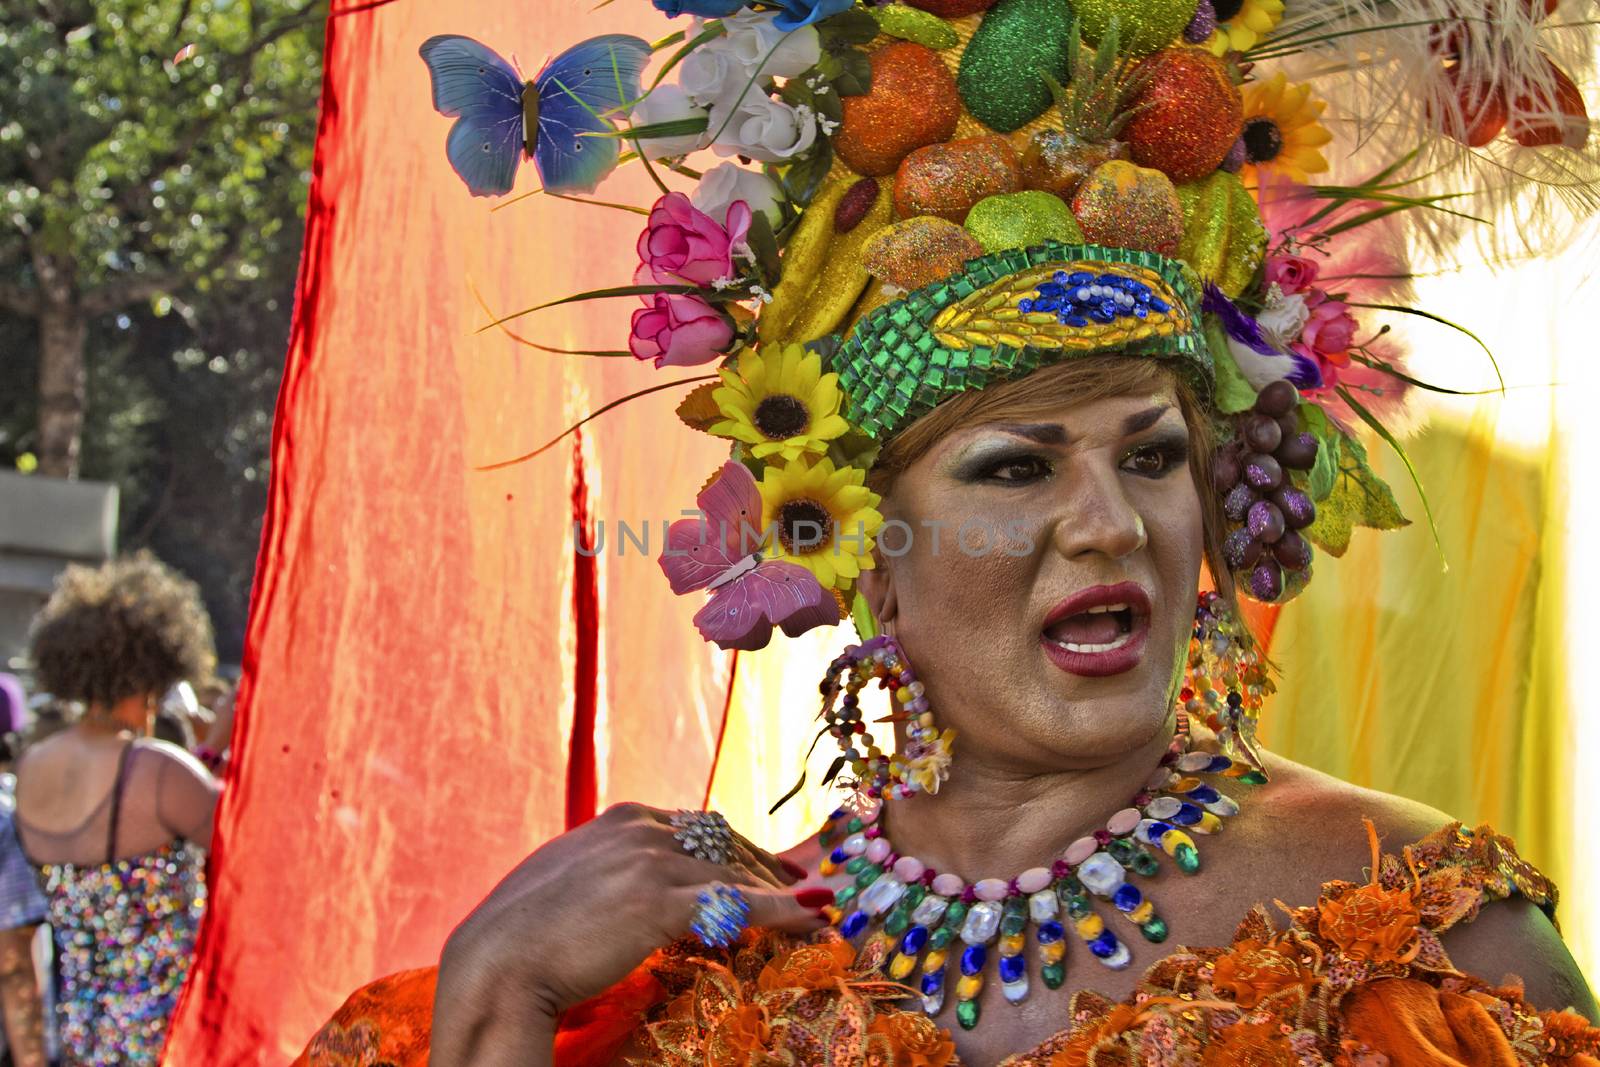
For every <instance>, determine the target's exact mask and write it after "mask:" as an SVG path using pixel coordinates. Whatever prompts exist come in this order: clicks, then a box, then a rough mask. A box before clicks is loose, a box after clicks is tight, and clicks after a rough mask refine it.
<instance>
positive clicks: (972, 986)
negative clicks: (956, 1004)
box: [956, 974, 983, 1000]
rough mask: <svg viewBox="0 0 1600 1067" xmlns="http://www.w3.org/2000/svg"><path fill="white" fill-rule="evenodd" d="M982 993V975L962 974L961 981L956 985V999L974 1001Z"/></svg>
mask: <svg viewBox="0 0 1600 1067" xmlns="http://www.w3.org/2000/svg"><path fill="white" fill-rule="evenodd" d="M982 991H983V975H981V974H964V975H962V976H961V981H959V982H957V983H956V998H957V999H959V1000H976V999H977V998H978V994H979V993H981V992H982Z"/></svg>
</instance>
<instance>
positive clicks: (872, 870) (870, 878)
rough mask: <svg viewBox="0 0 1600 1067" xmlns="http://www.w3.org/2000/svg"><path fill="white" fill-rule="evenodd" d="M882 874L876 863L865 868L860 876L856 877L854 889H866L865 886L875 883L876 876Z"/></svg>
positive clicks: (881, 869)
mask: <svg viewBox="0 0 1600 1067" xmlns="http://www.w3.org/2000/svg"><path fill="white" fill-rule="evenodd" d="M882 873H883V868H882V867H879V866H878V865H877V864H876V863H874V864H873V865H872V866H870V867H867V868H866V869H864V870H863V871H862V872H861V873H860V874H858V875H856V888H857V889H865V888H867V886H869V885H871V884H872V883H873V882H876V881H877V880H878V875H880V874H882Z"/></svg>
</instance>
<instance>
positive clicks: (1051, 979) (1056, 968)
mask: <svg viewBox="0 0 1600 1067" xmlns="http://www.w3.org/2000/svg"><path fill="white" fill-rule="evenodd" d="M1039 977H1040V978H1043V979H1044V984H1045V985H1046V986H1047V987H1049V988H1050V989H1060V988H1061V983H1063V982H1065V981H1066V980H1067V965H1066V964H1065V963H1062V962H1060V961H1059V960H1058V961H1056V962H1055V963H1047V964H1045V965H1044V966H1043V967H1040V968H1039Z"/></svg>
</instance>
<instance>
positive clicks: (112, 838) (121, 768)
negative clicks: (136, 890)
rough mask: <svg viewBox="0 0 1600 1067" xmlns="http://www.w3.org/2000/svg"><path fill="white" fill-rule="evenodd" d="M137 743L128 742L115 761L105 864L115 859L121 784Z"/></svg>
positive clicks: (120, 811)
mask: <svg viewBox="0 0 1600 1067" xmlns="http://www.w3.org/2000/svg"><path fill="white" fill-rule="evenodd" d="M138 744H139V742H138V741H129V742H128V747H127V748H124V749H123V750H122V756H121V757H120V758H119V759H118V760H117V781H116V784H114V785H113V786H112V787H111V827H110V829H109V830H107V831H106V862H107V863H111V862H112V861H114V860H115V859H116V858H117V816H118V815H120V814H122V784H123V782H124V781H125V780H126V779H127V777H128V761H129V759H130V758H131V757H132V756H133V750H134V748H135V747H136V746H137V745H138Z"/></svg>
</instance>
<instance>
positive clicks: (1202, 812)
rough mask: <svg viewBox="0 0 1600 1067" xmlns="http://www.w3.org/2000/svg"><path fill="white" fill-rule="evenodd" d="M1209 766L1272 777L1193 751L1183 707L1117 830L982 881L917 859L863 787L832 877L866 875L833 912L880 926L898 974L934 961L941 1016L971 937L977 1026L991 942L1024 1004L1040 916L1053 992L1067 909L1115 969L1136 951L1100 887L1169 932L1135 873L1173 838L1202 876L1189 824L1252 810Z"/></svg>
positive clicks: (852, 932)
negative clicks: (900, 844) (889, 832)
mask: <svg viewBox="0 0 1600 1067" xmlns="http://www.w3.org/2000/svg"><path fill="white" fill-rule="evenodd" d="M1196 775H1213V776H1220V777H1223V778H1230V779H1233V780H1235V781H1238V782H1242V783H1245V784H1251V785H1254V784H1259V783H1261V782H1264V781H1265V780H1266V777H1265V775H1263V774H1262V773H1261V772H1260V771H1258V770H1256V769H1254V768H1252V767H1249V766H1248V765H1246V764H1242V763H1235V762H1234V761H1233V760H1231V759H1229V758H1228V757H1227V756H1224V755H1220V754H1218V753H1213V752H1205V751H1198V750H1191V749H1190V733H1189V721H1188V717H1187V716H1186V715H1184V714H1182V713H1181V712H1180V713H1179V715H1178V726H1177V731H1176V733H1175V735H1174V737H1173V739H1172V743H1171V745H1170V746H1169V747H1168V749H1167V751H1166V753H1165V754H1164V755H1163V756H1162V758H1161V763H1160V766H1159V767H1158V768H1157V770H1156V772H1155V773H1154V774H1153V775H1152V776H1151V778H1150V779H1149V781H1148V782H1146V784H1145V787H1144V789H1142V790H1141V791H1140V792H1139V793H1138V794H1136V795H1135V796H1134V797H1133V800H1132V803H1131V805H1130V806H1129V807H1126V808H1123V809H1122V810H1120V811H1118V812H1117V813H1116V814H1114V815H1112V816H1111V818H1110V819H1108V820H1106V824H1105V826H1104V828H1102V829H1099V830H1096V831H1095V832H1094V833H1093V834H1090V835H1088V836H1085V837H1081V838H1079V839H1078V840H1076V841H1074V842H1073V843H1072V844H1071V845H1068V846H1067V848H1066V850H1065V851H1064V852H1062V854H1061V855H1060V856H1059V857H1058V858H1057V859H1056V860H1055V861H1054V862H1053V863H1051V864H1050V865H1049V866H1048V867H1033V868H1030V869H1029V870H1026V871H1023V872H1022V873H1021V874H1020V875H1018V876H1017V877H1015V878H1012V879H1009V880H1007V879H1002V878H984V879H981V880H979V881H976V882H973V883H970V884H969V883H967V882H965V881H963V880H962V879H961V878H960V877H959V876H957V875H955V874H952V873H950V872H948V871H944V872H941V871H937V870H935V869H933V868H932V867H930V866H928V865H927V864H926V863H923V862H922V861H921V860H919V859H917V858H916V857H915V856H906V855H900V854H898V853H897V852H896V851H895V848H894V846H893V845H892V844H891V843H890V841H889V838H888V837H887V836H886V835H885V834H884V833H883V829H882V827H881V826H879V825H878V821H877V820H878V816H879V814H880V813H881V811H882V801H881V800H880V799H879V798H878V797H874V796H870V795H868V794H867V793H865V792H858V793H856V794H855V795H854V796H853V797H851V799H850V800H849V801H847V803H846V805H845V806H844V807H841V808H840V809H838V810H837V811H835V812H834V813H833V814H832V815H831V816H829V819H828V823H827V825H826V826H825V827H824V828H823V830H822V833H821V835H820V840H821V843H822V846H823V848H824V849H825V850H827V856H826V857H825V858H824V860H823V861H822V865H821V874H822V875H823V876H824V877H826V876H828V875H831V874H833V873H834V872H835V871H837V870H839V869H840V868H843V870H844V871H845V873H846V874H850V875H853V876H854V878H853V880H852V881H851V882H849V883H847V884H846V885H844V886H842V887H840V888H839V889H838V890H837V891H836V892H835V894H834V908H833V909H832V910H831V912H830V918H831V919H832V921H833V923H834V924H835V925H836V926H837V927H838V928H839V932H840V933H841V934H842V935H844V936H845V937H847V938H851V939H854V938H856V937H858V936H859V935H861V934H862V933H863V932H865V931H867V930H868V929H869V928H873V929H872V933H871V934H870V936H869V937H868V939H867V941H866V942H865V943H864V944H863V946H862V949H861V958H863V959H874V960H877V961H878V963H879V966H880V967H886V968H887V970H888V974H889V977H890V978H891V979H893V980H894V981H904V980H906V979H908V978H909V977H910V976H911V974H912V972H913V971H916V970H918V965H919V962H920V970H921V978H920V981H919V983H918V984H919V988H920V991H921V995H922V1006H923V1010H924V1011H926V1012H927V1013H928V1014H929V1015H935V1014H937V1013H938V1012H939V1010H940V1009H941V1008H942V1007H943V1006H944V1000H945V989H946V985H945V975H946V971H947V970H948V963H949V949H950V947H951V945H952V944H953V943H954V942H955V941H957V940H960V941H961V942H962V943H963V945H964V946H965V947H964V948H963V949H962V950H961V955H960V959H959V967H960V971H961V978H960V979H959V981H957V982H956V986H955V994H956V999H957V1003H956V1019H957V1021H958V1022H959V1023H960V1024H961V1026H962V1027H963V1028H965V1029H968V1030H970V1029H972V1028H973V1027H974V1026H976V1025H977V1024H978V995H979V993H980V992H981V991H982V989H983V981H984V973H985V971H986V969H987V966H988V961H989V957H990V947H991V946H993V945H996V943H998V950H999V951H998V960H999V962H998V968H997V969H998V971H999V975H1000V982H1001V989H1002V992H1003V993H1004V995H1005V998H1006V1000H1008V1001H1009V1002H1011V1003H1013V1004H1015V1003H1018V1002H1020V1001H1021V1000H1022V999H1023V998H1024V997H1026V996H1027V995H1028V971H1027V961H1026V959H1025V958H1024V955H1023V952H1024V949H1025V947H1026V944H1027V937H1026V931H1027V928H1028V925H1029V923H1030V922H1031V923H1033V924H1034V927H1035V929H1034V940H1035V941H1036V943H1037V945H1038V959H1039V965H1040V966H1039V976H1040V979H1041V980H1042V981H1043V982H1044V984H1045V985H1046V986H1047V987H1049V988H1051V989H1056V988H1059V987H1060V986H1061V985H1062V983H1063V982H1065V981H1066V959H1065V957H1066V941H1065V937H1066V926H1065V924H1063V922H1062V921H1061V912H1062V910H1063V909H1065V911H1066V917H1067V918H1068V919H1069V920H1070V921H1071V923H1072V926H1073V929H1074V930H1075V931H1076V932H1077V934H1078V936H1079V937H1080V938H1082V939H1083V941H1084V943H1085V945H1086V946H1087V947H1088V949H1089V952H1090V954H1091V955H1093V956H1094V957H1095V958H1096V959H1097V960H1099V961H1100V962H1101V963H1102V964H1104V965H1105V966H1107V967H1111V968H1113V969H1121V968H1123V967H1126V966H1127V965H1128V963H1129V962H1130V961H1131V959H1132V955H1131V953H1130V952H1129V951H1128V947H1127V946H1126V945H1125V944H1123V943H1122V942H1121V940H1119V939H1118V937H1117V935H1116V933H1115V932H1114V931H1113V930H1111V929H1110V928H1109V927H1107V926H1106V924H1105V922H1104V920H1103V919H1102V918H1101V917H1100V915H1099V913H1098V912H1096V911H1095V909H1094V906H1093V904H1092V899H1091V898H1098V899H1100V900H1102V901H1106V902H1108V903H1110V904H1111V905H1112V907H1114V908H1115V909H1116V911H1118V912H1120V913H1121V914H1122V915H1123V916H1124V917H1126V918H1127V919H1128V920H1129V921H1131V922H1132V923H1133V924H1134V925H1135V926H1137V927H1138V929H1139V932H1140V933H1141V934H1142V935H1143V936H1144V938H1145V940H1147V941H1150V942H1153V943H1159V942H1161V941H1165V940H1166V938H1167V933H1168V929H1167V923H1166V920H1164V919H1162V918H1161V917H1160V916H1159V915H1157V914H1156V910H1155V905H1154V904H1153V903H1152V902H1151V901H1150V900H1149V899H1148V898H1147V897H1146V896H1145V895H1144V893H1143V892H1142V891H1141V890H1140V889H1139V887H1138V886H1137V885H1135V884H1134V883H1133V882H1132V881H1130V880H1129V872H1130V871H1131V872H1132V873H1133V874H1135V875H1138V876H1140V877H1143V878H1149V877H1152V876H1154V875H1156V874H1158V873H1159V872H1160V870H1161V864H1160V863H1159V861H1158V860H1157V859H1156V853H1155V852H1154V851H1153V850H1154V849H1159V850H1160V851H1161V852H1164V853H1166V854H1167V855H1168V856H1170V857H1172V859H1173V861H1174V862H1175V863H1176V864H1177V866H1178V869H1179V870H1181V871H1183V872H1184V873H1185V874H1194V873H1195V872H1196V871H1198V870H1199V869H1200V852H1199V850H1198V849H1197V848H1196V847H1195V843H1194V839H1193V838H1192V837H1190V836H1189V833H1190V832H1193V833H1197V834H1209V833H1213V832H1215V831H1216V830H1218V829H1220V828H1221V826H1222V820H1223V819H1225V818H1228V817H1231V816H1233V815H1237V814H1238V812H1239V805H1238V804H1237V803H1235V802H1234V801H1233V800H1232V799H1231V798H1229V797H1227V796H1225V795H1223V794H1222V793H1220V792H1218V791H1217V790H1216V788H1214V787H1213V786H1211V785H1207V784H1206V783H1205V782H1203V781H1201V780H1200V779H1199V778H1198V777H1195V776H1196ZM1147 846H1148V847H1147ZM847 908H848V909H849V910H848V911H847V910H846V909H847Z"/></svg>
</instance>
